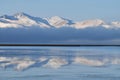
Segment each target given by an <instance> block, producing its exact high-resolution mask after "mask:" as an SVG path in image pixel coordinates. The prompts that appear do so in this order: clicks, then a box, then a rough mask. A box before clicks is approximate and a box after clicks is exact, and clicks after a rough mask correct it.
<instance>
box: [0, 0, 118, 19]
mask: <svg viewBox="0 0 120 80" xmlns="http://www.w3.org/2000/svg"><path fill="white" fill-rule="evenodd" d="M119 8H120V0H0V15H4V14H10V15H12V14H15V13H18V12H25V13H27V14H30V15H34V16H39V17H51V16H61V17H65V18H68V19H72V20H75V21H79V20H86V19H96V18H99V19H103V20H106V21H116V20H120V14H119V13H120V10H119Z"/></svg>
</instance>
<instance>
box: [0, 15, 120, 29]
mask: <svg viewBox="0 0 120 80" xmlns="http://www.w3.org/2000/svg"><path fill="white" fill-rule="evenodd" d="M33 26H36V27H40V28H61V27H71V28H75V29H84V28H88V27H99V26H101V27H103V28H107V29H111V28H120V22H119V21H115V22H105V21H103V20H101V19H94V20H85V21H77V22H75V21H73V20H69V19H65V18H62V17H59V16H53V17H51V18H40V17H34V16H31V15H28V14H26V13H16V14H14V15H3V16H0V28H28V27H33Z"/></svg>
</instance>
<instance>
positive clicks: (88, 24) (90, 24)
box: [73, 19, 105, 29]
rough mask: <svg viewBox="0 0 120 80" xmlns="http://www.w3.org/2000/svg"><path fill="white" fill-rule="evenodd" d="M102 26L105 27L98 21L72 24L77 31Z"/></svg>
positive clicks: (103, 23) (102, 22)
mask: <svg viewBox="0 0 120 80" xmlns="http://www.w3.org/2000/svg"><path fill="white" fill-rule="evenodd" d="M102 25H105V22H104V21H102V20H99V19H96V20H86V21H82V22H76V23H75V24H73V26H74V27H76V28H77V29H83V28H87V27H97V26H102Z"/></svg>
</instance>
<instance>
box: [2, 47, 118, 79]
mask: <svg viewBox="0 0 120 80" xmlns="http://www.w3.org/2000/svg"><path fill="white" fill-rule="evenodd" d="M0 80H120V47H115V46H114V47H112V46H111V47H110V46H106V47H102V46H101V47H99V46H98V47H90V46H89V47H32V46H31V47H24V46H23V47H17V46H14V47H9V46H8V47H7V46H5V47H2V46H1V47H0Z"/></svg>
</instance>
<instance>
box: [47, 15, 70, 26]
mask: <svg viewBox="0 0 120 80" xmlns="http://www.w3.org/2000/svg"><path fill="white" fill-rule="evenodd" d="M48 22H49V24H50V25H51V26H54V27H56V28H60V27H63V26H67V25H68V23H69V21H68V20H67V19H64V18H62V17H59V16H54V17H51V18H49V19H48Z"/></svg>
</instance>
